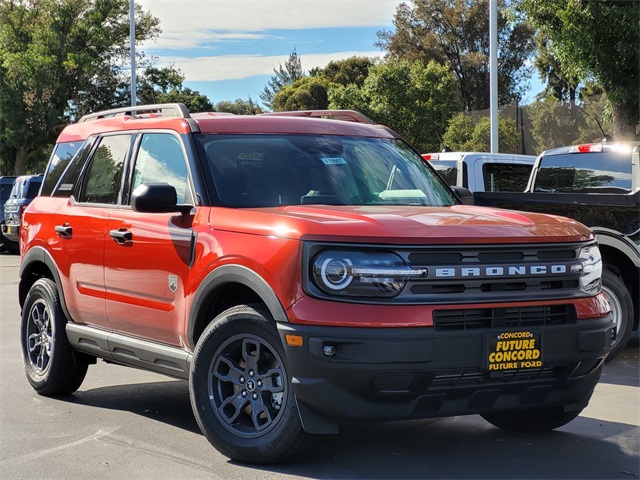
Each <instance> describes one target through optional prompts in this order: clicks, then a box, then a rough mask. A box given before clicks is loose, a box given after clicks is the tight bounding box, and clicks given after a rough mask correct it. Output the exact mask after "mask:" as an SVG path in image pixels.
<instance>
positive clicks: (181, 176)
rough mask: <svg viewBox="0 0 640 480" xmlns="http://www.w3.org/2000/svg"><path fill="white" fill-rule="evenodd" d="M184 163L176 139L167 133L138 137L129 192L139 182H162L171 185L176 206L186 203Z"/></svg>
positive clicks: (186, 189)
mask: <svg viewBox="0 0 640 480" xmlns="http://www.w3.org/2000/svg"><path fill="white" fill-rule="evenodd" d="M188 178H189V177H188V170H187V163H186V160H185V157H184V154H183V152H182V145H181V143H180V140H179V139H178V138H177V137H176V136H174V135H171V134H169V133H146V134H144V135H143V136H142V141H141V142H140V148H139V149H138V155H137V157H136V164H135V168H134V172H133V183H132V188H131V190H132V191H133V190H135V188H136V187H137V186H138V185H141V184H143V183H156V182H164V183H169V184H171V185H173V186H174V187H175V189H176V192H177V194H178V203H179V204H182V203H189V202H190V199H191V195H190V194H189V193H188V192H189V189H188Z"/></svg>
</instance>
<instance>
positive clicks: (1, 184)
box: [0, 176, 16, 253]
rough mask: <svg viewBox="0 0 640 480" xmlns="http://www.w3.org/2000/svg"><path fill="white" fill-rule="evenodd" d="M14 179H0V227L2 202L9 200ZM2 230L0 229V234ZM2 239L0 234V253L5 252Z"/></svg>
mask: <svg viewBox="0 0 640 480" xmlns="http://www.w3.org/2000/svg"><path fill="white" fill-rule="evenodd" d="M15 179H16V177H11V176H2V177H0V226H1V225H4V202H6V201H7V200H9V195H10V194H11V187H13V182H14V181H15ZM0 228H1V227H0ZM1 231H2V230H1V229H0V232H1ZM3 240H4V237H3V236H2V234H0V253H1V252H3V251H4V250H5V248H4V241H3Z"/></svg>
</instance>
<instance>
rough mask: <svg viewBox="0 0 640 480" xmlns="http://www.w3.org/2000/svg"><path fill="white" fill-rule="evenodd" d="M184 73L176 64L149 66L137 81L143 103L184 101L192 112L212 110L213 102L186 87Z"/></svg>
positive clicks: (139, 96)
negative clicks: (160, 66)
mask: <svg viewBox="0 0 640 480" xmlns="http://www.w3.org/2000/svg"><path fill="white" fill-rule="evenodd" d="M183 81H184V75H183V74H182V72H181V71H180V70H179V69H177V68H176V67H175V66H173V65H171V66H168V67H164V68H155V67H149V68H147V69H146V70H145V72H144V73H143V74H142V75H141V76H140V78H139V81H138V82H136V83H137V90H138V98H139V100H140V103H141V104H147V105H148V104H154V103H184V105H185V106H186V107H187V108H188V109H189V111H191V112H210V111H212V110H213V104H212V103H211V102H210V101H209V99H208V98H207V97H206V96H205V95H202V94H201V93H200V92H198V91H197V90H192V89H190V88H188V87H184V86H183V85H182V82H183Z"/></svg>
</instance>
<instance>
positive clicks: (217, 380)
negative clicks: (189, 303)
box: [189, 305, 307, 464]
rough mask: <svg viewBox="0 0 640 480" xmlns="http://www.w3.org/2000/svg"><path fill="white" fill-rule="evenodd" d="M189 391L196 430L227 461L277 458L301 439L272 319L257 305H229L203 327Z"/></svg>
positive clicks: (290, 453) (291, 451)
mask: <svg viewBox="0 0 640 480" xmlns="http://www.w3.org/2000/svg"><path fill="white" fill-rule="evenodd" d="M189 394H190V397H191V405H192V408H193V412H194V415H195V417H196V421H197V422H198V425H199V426H200V429H201V430H202V433H203V434H204V435H205V437H206V438H207V440H209V442H210V443H211V444H212V445H213V446H214V447H215V448H216V449H218V450H219V451H220V452H221V453H222V454H224V455H226V456H228V457H229V458H231V459H233V460H238V461H241V462H246V463H253V464H268V463H276V462H281V461H283V460H285V459H286V458H288V457H290V456H293V455H295V454H296V453H297V451H298V450H300V449H301V448H302V446H303V444H304V443H305V440H306V438H307V436H306V434H305V433H304V431H303V429H302V423H301V421H300V416H299V414H298V410H297V408H296V403H295V399H294V397H293V392H292V390H291V379H290V377H289V373H288V371H287V366H286V363H285V356H284V350H283V347H282V344H281V342H280V339H279V337H278V333H277V330H276V327H275V323H274V321H273V319H271V317H270V316H269V314H268V313H266V312H264V311H262V310H261V309H259V308H253V307H251V306H247V305H241V306H237V307H233V308H230V309H229V310H226V311H225V312H223V313H221V314H220V315H218V316H217V317H216V318H215V319H214V320H213V321H212V322H211V324H210V325H209V326H208V327H207V328H206V329H205V331H204V332H203V334H202V336H201V337H200V339H199V341H198V344H197V345H196V348H195V351H194V358H193V363H192V365H191V371H190V376H189Z"/></svg>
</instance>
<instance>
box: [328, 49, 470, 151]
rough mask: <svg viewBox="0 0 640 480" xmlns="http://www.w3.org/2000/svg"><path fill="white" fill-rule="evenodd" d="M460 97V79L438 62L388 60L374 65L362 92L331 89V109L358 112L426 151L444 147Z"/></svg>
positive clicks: (350, 87) (353, 87)
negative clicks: (444, 140)
mask: <svg viewBox="0 0 640 480" xmlns="http://www.w3.org/2000/svg"><path fill="white" fill-rule="evenodd" d="M458 98H459V95H458V89H457V84H456V78H455V75H454V74H453V72H452V71H451V70H449V69H448V68H447V67H446V66H444V65H440V64H438V63H436V62H429V63H428V64H427V65H423V64H422V63H421V62H414V63H413V64H410V63H407V62H403V61H393V62H385V63H382V64H380V65H376V66H373V67H371V69H370V70H369V75H368V77H367V79H366V80H365V82H364V84H363V86H362V87H361V88H359V87H358V86H357V85H355V84H350V85H347V86H346V87H345V86H341V85H336V86H335V87H332V88H331V89H330V90H329V100H330V102H329V106H330V108H346V109H353V110H358V111H360V112H362V113H364V114H365V115H367V116H368V117H369V118H371V119H373V120H374V121H376V122H378V123H381V124H384V125H387V126H389V127H390V128H392V129H394V130H395V131H397V132H398V133H400V134H401V135H402V136H403V137H404V138H405V139H406V140H407V141H408V142H409V143H411V144H413V145H414V146H415V147H416V148H418V149H420V150H421V151H433V150H434V149H437V148H438V147H439V145H440V138H439V137H440V136H441V135H442V134H443V133H444V130H445V128H446V125H447V121H448V119H449V118H450V117H451V115H452V113H453V112H455V111H456V110H457V109H459V108H460V105H459V103H458Z"/></svg>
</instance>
